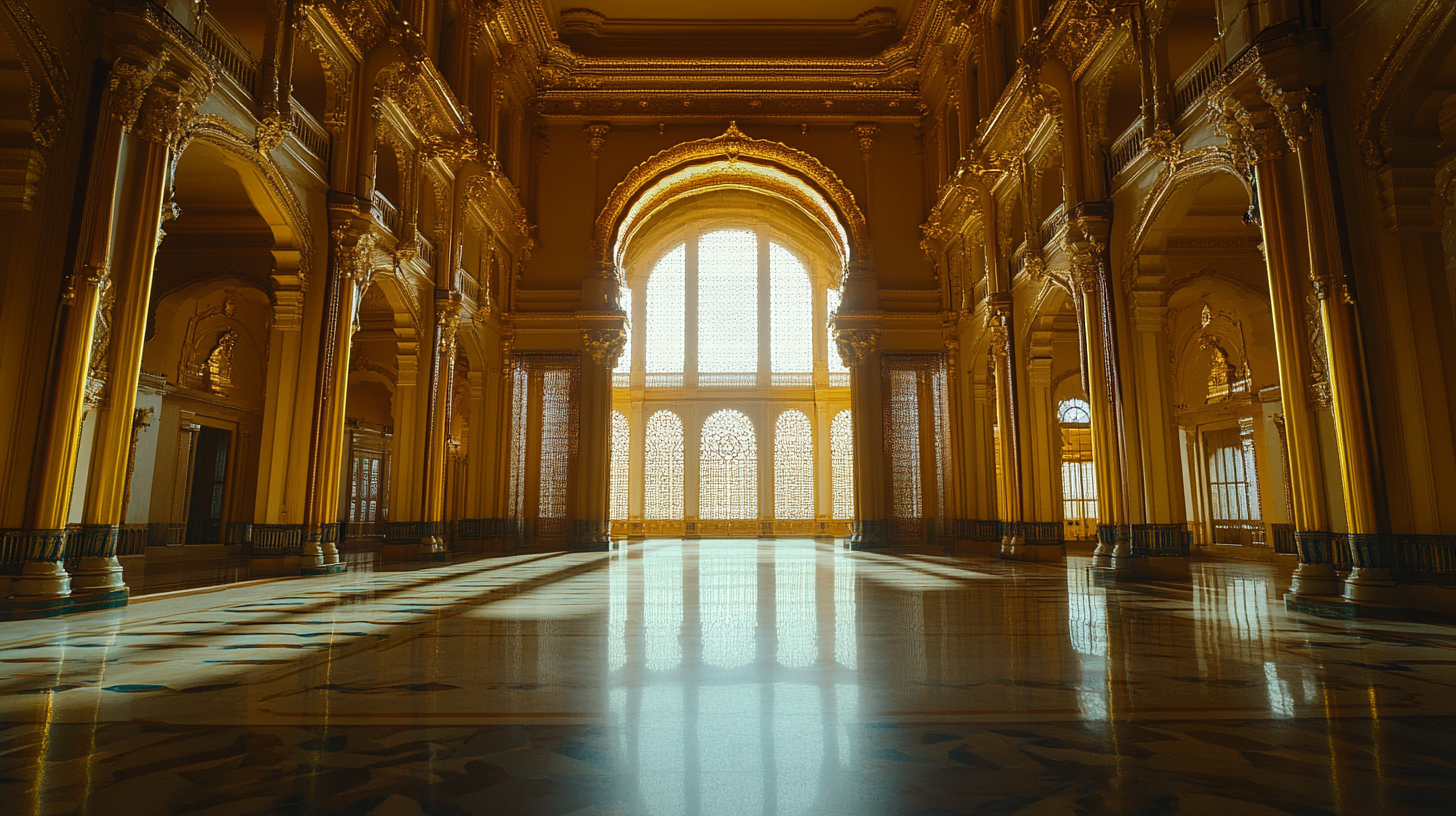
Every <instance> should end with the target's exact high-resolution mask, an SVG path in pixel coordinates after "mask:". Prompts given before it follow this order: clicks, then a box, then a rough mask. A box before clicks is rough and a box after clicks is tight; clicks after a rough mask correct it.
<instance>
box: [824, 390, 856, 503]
mask: <svg viewBox="0 0 1456 816" xmlns="http://www.w3.org/2000/svg"><path fill="white" fill-rule="evenodd" d="M829 464H830V471H831V473H832V478H833V481H834V517H835V518H837V519H852V518H854V421H853V419H852V418H851V415H850V412H849V411H847V410H846V411H840V412H839V413H837V414H835V415H834V421H833V422H830V423H829Z"/></svg>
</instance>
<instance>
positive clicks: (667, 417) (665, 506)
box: [643, 411, 683, 519]
mask: <svg viewBox="0 0 1456 816" xmlns="http://www.w3.org/2000/svg"><path fill="white" fill-rule="evenodd" d="M643 464H644V468H643V478H644V481H645V484H644V492H643V498H644V507H643V517H644V518H649V519H680V518H682V517H683V424H682V419H681V418H679V417H678V415H677V414H674V413H673V412H671V411H658V412H657V413H655V414H653V415H652V416H651V417H650V418H648V420H647V456H646V459H645V461H644V463H643Z"/></svg>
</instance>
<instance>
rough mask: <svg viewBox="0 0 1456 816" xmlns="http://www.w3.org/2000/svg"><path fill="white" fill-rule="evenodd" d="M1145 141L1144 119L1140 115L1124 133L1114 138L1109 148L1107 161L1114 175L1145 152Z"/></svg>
mask: <svg viewBox="0 0 1456 816" xmlns="http://www.w3.org/2000/svg"><path fill="white" fill-rule="evenodd" d="M1143 141H1144V136H1143V120H1142V117H1138V118H1137V119H1136V120H1135V121H1134V122H1133V123H1132V125H1131V126H1129V127H1128V129H1127V130H1124V131H1123V132H1122V135H1120V136H1118V137H1117V138H1116V139H1114V140H1112V147H1110V148H1108V150H1107V161H1108V163H1109V164H1110V165H1111V169H1112V175H1114V176H1115V175H1117V174H1119V173H1121V172H1122V171H1124V170H1126V169H1127V168H1128V167H1129V166H1130V165H1131V164H1132V163H1133V162H1134V161H1136V160H1137V157H1138V156H1139V155H1141V154H1142V152H1143Z"/></svg>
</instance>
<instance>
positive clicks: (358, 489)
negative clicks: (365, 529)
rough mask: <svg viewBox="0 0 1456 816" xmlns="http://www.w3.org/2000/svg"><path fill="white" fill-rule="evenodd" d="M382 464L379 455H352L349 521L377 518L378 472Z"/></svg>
mask: <svg viewBox="0 0 1456 816" xmlns="http://www.w3.org/2000/svg"><path fill="white" fill-rule="evenodd" d="M382 465H383V461H382V460H381V459H380V457H377V456H365V455H360V454H355V455H354V474H353V481H352V484H351V485H350V490H349V495H350V501H349V521H351V522H370V521H377V520H378V514H379V473H380V470H381V469H382Z"/></svg>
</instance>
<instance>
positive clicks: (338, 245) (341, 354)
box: [300, 213, 393, 575]
mask: <svg viewBox="0 0 1456 816" xmlns="http://www.w3.org/2000/svg"><path fill="white" fill-rule="evenodd" d="M352 216H353V214H352V213H349V214H347V215H346V216H345V218H344V219H343V220H341V221H339V222H338V223H336V224H335V225H334V227H333V229H332V230H330V233H329V240H330V244H331V246H330V247H329V250H330V251H329V264H330V266H331V267H332V268H331V269H330V270H329V272H330V274H329V278H328V283H327V287H328V289H327V291H326V293H325V295H324V298H325V312H324V321H323V327H322V329H321V338H320V350H319V363H318V365H319V369H318V384H317V391H316V392H315V396H314V421H313V434H312V439H311V446H312V447H311V450H310V452H309V471H310V472H309V479H308V482H309V490H308V506H307V508H306V514H305V516H304V529H303V536H304V545H303V557H302V561H301V563H300V569H301V571H302V572H303V574H305V575H320V574H327V573H334V572H341V571H343V565H342V564H340V563H339V551H338V543H337V537H338V532H337V527H338V515H339V513H338V507H339V490H340V486H341V481H342V467H343V453H344V409H345V403H346V401H347V398H348V389H349V356H350V352H351V349H352V345H353V338H354V329H355V321H356V319H357V316H358V307H359V298H360V296H361V295H362V294H363V292H364V290H366V289H368V288H369V279H370V276H371V275H372V272H373V270H372V268H371V267H370V265H369V264H370V257H369V256H370V254H371V252H372V251H373V248H374V240H375V239H374V235H373V234H372V233H369V232H361V231H360V230H358V229H357V228H356V227H355V226H354V225H353V224H352V223H351V222H352V221H353V217H352ZM392 504H393V502H391V505H392Z"/></svg>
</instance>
